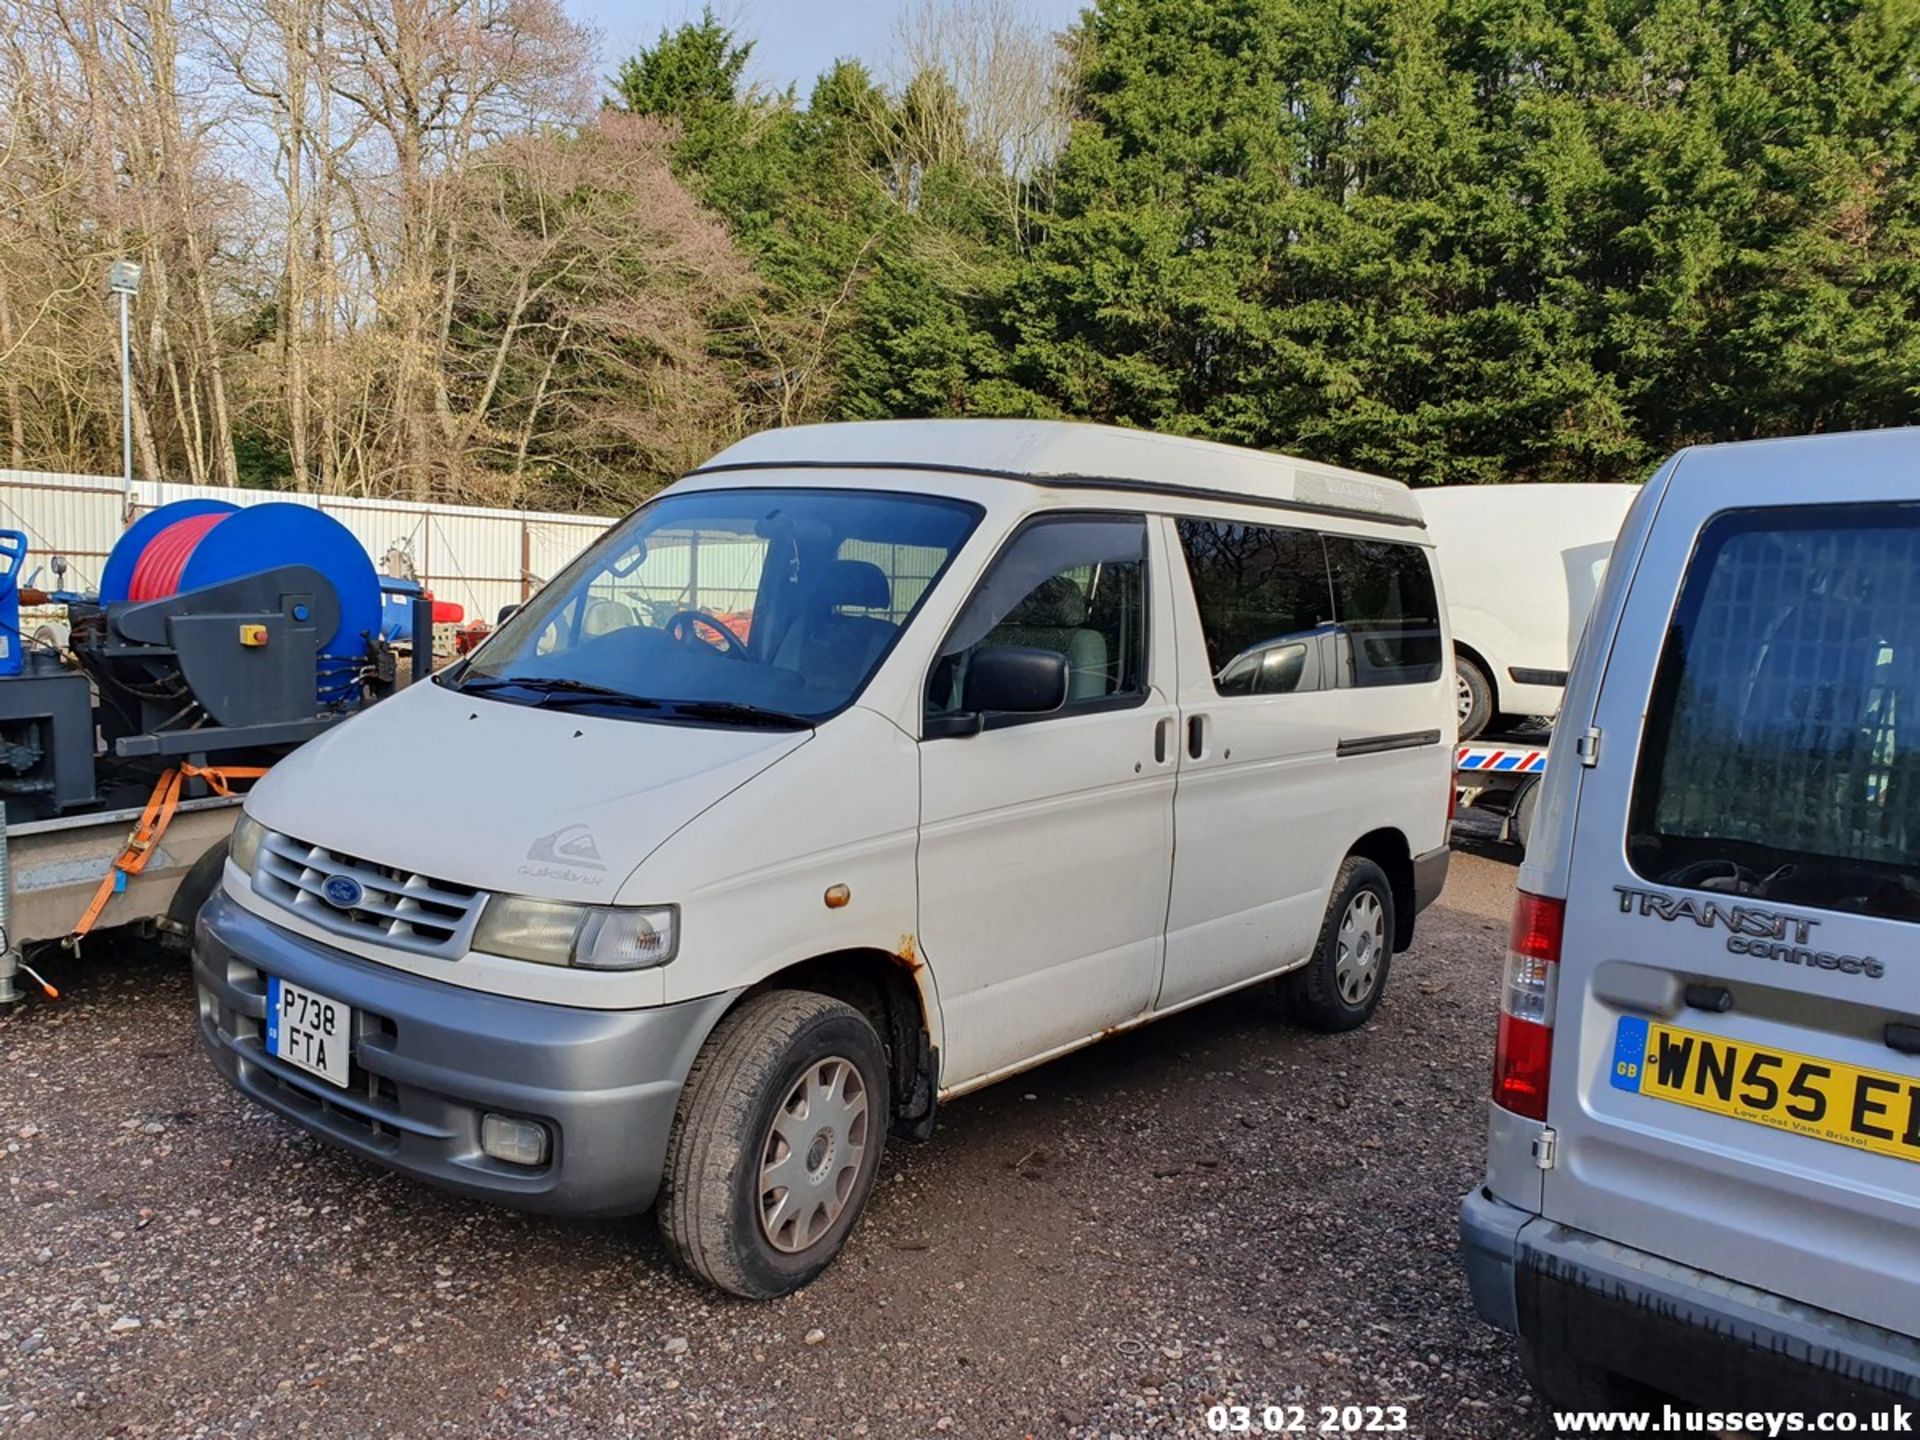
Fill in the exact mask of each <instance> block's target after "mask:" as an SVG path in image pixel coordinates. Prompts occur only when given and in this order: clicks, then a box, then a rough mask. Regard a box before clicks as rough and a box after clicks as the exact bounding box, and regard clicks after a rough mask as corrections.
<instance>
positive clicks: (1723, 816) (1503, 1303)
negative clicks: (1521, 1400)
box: [1461, 430, 1920, 1430]
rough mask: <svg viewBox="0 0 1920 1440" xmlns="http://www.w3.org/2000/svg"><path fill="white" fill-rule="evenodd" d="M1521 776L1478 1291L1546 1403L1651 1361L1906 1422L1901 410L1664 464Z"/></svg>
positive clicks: (1912, 1227)
mask: <svg viewBox="0 0 1920 1440" xmlns="http://www.w3.org/2000/svg"><path fill="white" fill-rule="evenodd" d="M1542 786H1543V790H1542V795H1541V800H1540V808H1539V814H1538V816H1537V818H1536V820H1535V822H1534V826H1533V833H1532V836H1531V839H1530V841H1529V843H1528V846H1527V858H1526V864H1525V865H1524V866H1523V867H1522V869H1521V871H1520V877H1519V885H1520V891H1521V894H1520V896H1519V898H1518V902H1517V904H1516V905H1515V908H1514V916H1513V933H1512V940H1511V942H1510V946H1509V951H1508V955H1507V962H1506V978H1505V982H1504V985H1503V988H1502V995H1501V1002H1500V1012H1501V1013H1500V1019H1499V1032H1498V1042H1497V1052H1498V1053H1497V1057H1496V1059H1495V1062H1494V1063H1495V1072H1494V1079H1493V1104H1492V1107H1491V1116H1490V1119H1491V1123H1490V1128H1489V1140H1488V1148H1489V1154H1488V1159H1487V1173H1486V1180H1485V1183H1484V1184H1483V1185H1482V1186H1481V1187H1480V1188H1478V1189H1476V1190H1474V1191H1473V1192H1472V1193H1471V1194H1470V1195H1468V1196H1467V1198H1466V1202H1465V1205H1464V1208H1463V1211H1462V1221H1461V1230H1462V1245H1463V1250H1464V1252H1465V1255H1466V1262H1467V1271H1468V1275H1469V1278H1470V1280H1471V1281H1472V1286H1473V1294H1474V1299H1475V1301H1476V1303H1477V1304H1478V1306H1479V1310H1480V1313H1481V1315H1482V1316H1484V1317H1485V1318H1486V1319H1487V1320H1489V1321H1491V1322H1492V1323H1493V1324H1495V1325H1498V1326H1500V1327H1502V1328H1503V1329H1506V1330H1509V1331H1512V1332H1514V1333H1516V1334H1517V1335H1518V1336H1519V1338H1520V1341H1521V1344H1522V1355H1523V1358H1524V1359H1525V1360H1526V1362H1527V1365H1528V1368H1529V1370H1530V1372H1531V1374H1532V1376H1533V1379H1534V1383H1535V1385H1536V1387H1537V1388H1538V1389H1539V1390H1540V1391H1541V1393H1542V1394H1543V1396H1544V1397H1545V1399H1546V1401H1547V1404H1548V1406H1549V1407H1551V1408H1554V1409H1563V1410H1574V1409H1580V1410H1617V1409H1624V1408H1635V1409H1645V1408H1647V1405H1648V1399H1647V1389H1646V1387H1652V1388H1654V1389H1656V1390H1660V1391H1664V1392H1668V1393H1671V1394H1677V1395H1679V1396H1680V1397H1681V1398H1682V1399H1684V1400H1686V1401H1689V1402H1691V1403H1693V1404H1696V1405H1699V1406H1702V1407H1710V1408H1715V1409H1721V1410H1724V1411H1735V1412H1750V1411H1800V1412H1812V1411H1839V1410H1847V1411H1856V1412H1857V1411H1860V1410H1878V1411H1879V1412H1880V1413H1879V1415H1878V1417H1877V1420H1876V1421H1875V1423H1873V1424H1872V1425H1871V1426H1869V1425H1867V1424H1864V1423H1863V1424H1859V1425H1858V1426H1857V1428H1859V1429H1861V1430H1866V1429H1869V1428H1871V1429H1875V1430H1879V1429H1883V1428H1897V1427H1892V1426H1889V1425H1887V1424H1885V1423H1884V1422H1887V1421H1890V1420H1891V1419H1892V1418H1893V1415H1892V1411H1893V1410H1894V1408H1895V1407H1896V1406H1898V1405H1904V1406H1905V1407H1906V1411H1907V1415H1908V1418H1909V1420H1911V1415H1912V1407H1913V1405H1914V1403H1915V1402H1916V1401H1920V966H1917V965H1916V963H1915V937H1916V935H1920V928H1916V927H1920V867H1917V866H1916V859H1917V857H1920V430H1883V431H1868V432H1864V433H1858V434H1841V435H1825V436H1819V437H1815V438H1810V439H1795V440H1767V441H1758V442H1752V443H1747V444H1738V445H1717V446H1710V447H1706V448H1702V449H1695V450H1686V451H1682V452H1681V453H1680V454H1679V455H1677V456H1675V457H1674V458H1673V459H1672V460H1670V461H1668V462H1667V464H1666V465H1665V466H1663V467H1662V468H1661V470H1660V472H1659V473H1658V474H1657V475H1655V476H1654V477H1653V479H1651V480H1649V481H1648V482H1647V485H1646V489H1645V492H1644V493H1643V494H1642V495H1641V496H1640V498H1639V500H1638V501H1637V502H1636V503H1635V505H1634V507H1633V510H1632V513H1631V514H1630V515H1629V517H1628V519H1627V523H1626V527H1625V529H1624V530H1623V531H1622V532H1621V535H1620V543H1619V547H1618V549H1617V550H1616V552H1615V558H1614V563H1613V565H1612V567H1611V568H1610V569H1609V571H1608V573H1607V578H1606V583H1605V584H1604V585H1603V586H1602V588H1601V592H1600V597H1599V600H1598V602H1597V603H1596V605H1595V607H1594V611H1593V618H1592V622H1591V624H1590V625H1589V627H1588V629H1587V632H1586V635H1585V638H1584V639H1583V640H1582V642H1581V645H1580V650H1579V654H1578V655H1577V657H1576V659H1575V661H1574V665H1573V675H1572V679H1571V680H1570V682H1569V683H1568V687H1567V695H1566V704H1565V706H1564V707H1563V708H1562V710H1561V714H1560V723H1559V726H1558V728H1557V730H1556V731H1555V734H1554V737H1553V746H1552V751H1551V758H1550V760H1549V761H1548V764H1547V770H1546V777H1545V779H1544V780H1543V781H1542ZM1809 1428H1812V1427H1811V1425H1810V1426H1809ZM1820 1428H1822V1429H1828V1428H1839V1429H1853V1428H1856V1426H1855V1425H1854V1424H1853V1423H1851V1422H1847V1423H1838V1422H1836V1423H1835V1424H1833V1425H1828V1424H1822V1425H1821V1427H1820Z"/></svg>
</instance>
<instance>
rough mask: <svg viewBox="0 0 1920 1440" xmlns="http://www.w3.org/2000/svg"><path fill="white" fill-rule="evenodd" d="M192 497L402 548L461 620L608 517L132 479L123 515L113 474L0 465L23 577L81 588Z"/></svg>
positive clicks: (525, 589)
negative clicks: (269, 510)
mask: <svg viewBox="0 0 1920 1440" xmlns="http://www.w3.org/2000/svg"><path fill="white" fill-rule="evenodd" d="M196 498H205V499H214V500H225V501H228V502H230V503H232V504H235V505H261V504H265V503H267V502H268V501H281V502H286V503H292V504H296V505H312V506H315V507H316V508H318V509H321V510H324V511H326V512H327V513H328V514H329V515H331V516H333V517H334V518H335V519H336V520H338V521H339V522H340V523H341V524H342V525H344V526H346V527H347V529H348V530H350V531H352V532H353V535H354V538H355V539H357V540H359V542H360V543H361V545H362V546H363V547H364V548H365V549H366V552H367V555H368V557H369V558H370V559H371V560H372V561H373V563H374V566H375V568H376V569H378V568H380V567H381V563H382V561H383V559H384V558H385V556H386V554H387V552H388V551H389V550H390V549H392V548H394V547H396V546H398V547H399V548H401V549H403V550H406V551H407V552H408V553H409V554H410V555H411V556H412V558H413V564H414V566H415V570H416V573H417V574H418V575H419V577H420V579H421V582H422V583H423V584H425V585H426V587H427V588H428V589H429V590H431V591H433V593H434V596H435V597H436V598H437V599H440V600H448V601H452V602H453V603H455V604H458V605H460V606H462V607H464V608H465V610H466V614H467V617H468V618H469V619H473V618H481V619H486V620H491V619H492V618H493V616H494V615H495V613H496V612H498V610H499V609H500V607H501V606H503V605H511V604H517V603H518V602H520V601H521V600H524V599H525V598H526V597H527V595H529V594H530V593H532V591H533V590H535V589H537V588H538V587H539V586H540V585H541V584H542V583H544V582H545V581H547V580H549V579H551V578H552V577H553V576H554V574H556V573H557V572H558V571H559V570H561V569H562V568H563V567H564V566H565V565H566V564H567V562H569V561H570V560H572V559H573V557H574V556H575V555H577V554H578V553H579V552H580V551H581V550H582V549H584V548H585V547H586V546H587V545H589V544H591V543H592V542H593V541H594V540H595V539H596V538H598V536H599V535H600V534H601V533H602V532H604V531H605V530H606V529H607V527H608V526H609V525H611V524H613V523H614V522H613V521H612V520H611V519H609V518H605V517H602V516H598V515H565V514H558V513H555V512H552V511H518V510H487V509H482V508H481V507H479V506H472V505H427V504H420V503H417V502H414V501H408V500H398V499H368V498H364V497H360V496H351V495H308V494H291V493H287V492H283V491H278V490H235V489H227V488H224V487H221V486H214V485H183V484H178V483H175V482H171V481H148V480H137V481H135V482H134V486H133V510H132V514H128V513H127V512H126V503H125V502H126V497H125V492H124V491H123V489H122V487H121V482H120V480H119V479H118V478H116V477H113V476H104V475H62V474H53V473H50V472H46V471H37V470H5V469H0V529H9V530H13V529H17V530H19V531H21V532H22V533H23V534H25V535H26V537H27V541H28V544H29V546H30V547H31V553H30V555H29V557H28V561H27V570H26V579H27V581H28V583H30V584H35V585H38V586H39V587H41V588H43V589H48V590H52V589H56V588H63V589H68V590H81V591H90V590H95V589H98V588H99V584H100V572H101V569H102V568H103V566H104V565H105V563H106V558H107V553H108V552H109V551H110V550H112V549H113V544H114V542H115V541H116V540H118V539H119V538H120V534H121V532H122V531H123V530H124V529H125V527H126V523H127V522H128V521H130V520H131V519H133V518H134V517H135V516H137V515H139V514H141V513H143V512H145V511H147V510H151V509H153V508H155V507H156V506H159V505H163V504H168V503H170V502H172V501H175V500H186V499H196ZM54 555H62V556H64V557H66V559H67V561H68V566H69V568H68V571H67V574H66V577H65V579H64V581H62V582H60V583H59V584H56V582H55V580H54V577H53V573H52V570H51V568H50V566H49V565H48V563H47V562H48V561H49V560H50V559H51V557H52V556H54Z"/></svg>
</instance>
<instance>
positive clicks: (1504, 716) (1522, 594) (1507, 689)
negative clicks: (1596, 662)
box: [1419, 485, 1640, 740]
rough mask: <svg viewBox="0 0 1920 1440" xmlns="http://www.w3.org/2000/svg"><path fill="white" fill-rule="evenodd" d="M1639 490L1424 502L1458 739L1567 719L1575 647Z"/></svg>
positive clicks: (1487, 488) (1538, 489)
mask: <svg viewBox="0 0 1920 1440" xmlns="http://www.w3.org/2000/svg"><path fill="white" fill-rule="evenodd" d="M1639 493H1640V487H1639V486H1638V485H1450V486H1446V487H1444V488H1440V489H1431V490H1422V491H1420V492H1419V500H1420V510H1421V513H1422V514H1424V515H1425V516H1426V520H1427V534H1428V535H1429V536H1430V537H1431V538H1432V540H1433V543H1434V558H1435V559H1436V560H1437V561H1438V562H1439V566H1440V577H1441V581H1442V583H1443V584H1444V586H1445V588H1446V594H1447V623H1448V624H1449V625H1450V626H1451V627H1452V630H1453V659H1454V683H1455V685H1456V687H1457V699H1458V703H1459V720H1460V738H1461V739H1462V740H1471V739H1473V738H1474V736H1476V735H1478V734H1480V733H1481V732H1482V731H1484V730H1488V729H1498V728H1501V726H1502V724H1503V722H1504V723H1506V724H1509V725H1510V724H1511V723H1513V722H1514V721H1516V720H1518V719H1521V718H1524V717H1529V716H1541V715H1544V716H1551V715H1554V714H1556V713H1557V712H1558V711H1559V709H1560V697H1561V693H1562V691H1563V690H1564V688H1565V686H1566V683H1567V665H1568V663H1569V661H1570V660H1571V658H1572V655H1573V647H1574V642H1575V641H1577V640H1578V639H1579V638H1580V631H1581V629H1582V627H1584V626H1585V625H1586V623H1587V612H1588V611H1589V610H1590V609H1592V608H1593V597H1594V596H1595V595H1596V594H1598V593H1599V590H1600V581H1601V578H1602V577H1603V576H1604V575H1605V574H1606V573H1607V556H1608V555H1609V554H1611V553H1612V551H1613V538H1614V536H1615V535H1617V534H1619V533H1620V522H1621V521H1622V520H1624V519H1625V518H1626V515H1627V507H1628V506H1629V505H1631V504H1632V503H1633V497H1634V496H1635V495H1637V494H1639Z"/></svg>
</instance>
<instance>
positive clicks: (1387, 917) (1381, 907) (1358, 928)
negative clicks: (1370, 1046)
mask: <svg viewBox="0 0 1920 1440" xmlns="http://www.w3.org/2000/svg"><path fill="white" fill-rule="evenodd" d="M1393 935H1394V909H1393V885H1392V884H1391V882H1389V881H1388V879H1387V872H1386V871H1384V870H1382V869H1381V868H1380V867H1379V866H1378V865H1376V864H1374V862H1373V861H1371V860H1369V859H1367V858H1366V857H1365V856H1362V855H1349V856H1348V857H1347V858H1346V859H1345V860H1343V861H1342V862H1341V863H1340V870H1339V872H1338V873H1337V874H1336V875H1335V876H1334V879H1333V897H1332V898H1331V899H1330V900H1329V901H1328V902H1327V916H1326V919H1325V920H1323V921H1322V922H1321V924H1320V938H1319V940H1318V942H1317V943H1316V944H1315V946H1314V951H1313V958H1312V959H1311V960H1309V961H1308V962H1307V963H1306V964H1305V965H1303V966H1301V967H1300V968H1299V969H1298V970H1292V971H1289V972H1288V973H1287V974H1285V975H1282V976H1281V977H1280V1001H1281V1004H1282V1006H1283V1007H1284V1008H1285V1009H1286V1011H1287V1013H1288V1014H1290V1015H1292V1016H1293V1018H1294V1019H1296V1020H1298V1021H1300V1022H1301V1023H1302V1024H1304V1025H1310V1026H1312V1027H1313V1028H1314V1029H1316V1030H1333V1031H1340V1030H1353V1029H1356V1028H1358V1027H1359V1026H1361V1025H1364V1024H1366V1023H1367V1020H1368V1019H1369V1018H1370V1017H1371V1016H1372V1014H1373V1012H1374V1009H1375V1008H1376V1007H1377V1006H1378V1005H1379V1004H1380V996H1381V994H1382V993H1383V992H1384V991H1385V990H1386V988H1387V972H1388V970H1389V969H1390V968H1391V967H1392V964H1393Z"/></svg>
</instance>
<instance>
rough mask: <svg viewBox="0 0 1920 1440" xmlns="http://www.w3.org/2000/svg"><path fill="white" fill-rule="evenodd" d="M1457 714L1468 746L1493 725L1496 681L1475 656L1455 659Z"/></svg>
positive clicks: (1460, 655) (1460, 656)
mask: <svg viewBox="0 0 1920 1440" xmlns="http://www.w3.org/2000/svg"><path fill="white" fill-rule="evenodd" d="M1453 681H1454V704H1455V711H1456V714H1457V715H1458V717H1459V720H1460V743H1461V744H1463V745H1464V744H1465V743H1466V742H1467V741H1469V740H1471V739H1473V738H1474V737H1475V736H1476V735H1479V734H1480V733H1481V732H1482V731H1484V730H1485V729H1486V728H1487V726H1488V725H1490V724H1491V723H1492V722H1493V682H1492V681H1491V680H1489V679H1488V678H1487V672H1486V671H1484V670H1482V669H1481V668H1480V666H1479V664H1478V663H1477V662H1476V661H1474V660H1473V659H1472V658H1471V657H1469V656H1466V655H1462V654H1461V653H1459V652H1458V651H1455V652H1454V656H1453Z"/></svg>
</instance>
